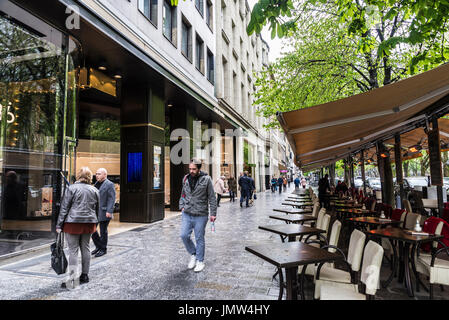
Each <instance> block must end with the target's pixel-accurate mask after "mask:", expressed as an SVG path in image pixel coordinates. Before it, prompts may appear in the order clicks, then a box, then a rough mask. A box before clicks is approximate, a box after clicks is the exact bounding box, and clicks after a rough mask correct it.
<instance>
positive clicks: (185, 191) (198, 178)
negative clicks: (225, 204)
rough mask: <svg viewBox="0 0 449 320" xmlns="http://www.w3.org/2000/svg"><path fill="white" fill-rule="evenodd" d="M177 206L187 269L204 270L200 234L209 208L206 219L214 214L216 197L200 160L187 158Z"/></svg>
mask: <svg viewBox="0 0 449 320" xmlns="http://www.w3.org/2000/svg"><path fill="white" fill-rule="evenodd" d="M179 209H180V210H181V211H182V222H181V239H182V241H183V242H184V245H185V247H186V249H187V252H188V253H189V254H190V262H189V265H188V268H189V269H193V268H195V269H194V270H193V271H195V272H200V271H202V270H203V269H204V267H205V264H204V251H205V246H206V244H205V241H204V234H205V231H206V224H207V220H208V215H209V211H210V221H211V222H214V221H215V219H216V217H217V200H216V199H215V192H214V186H213V184H212V179H211V177H210V176H209V175H208V174H207V173H205V172H202V171H201V162H200V161H198V160H191V161H190V164H189V174H187V175H185V176H184V179H183V182H182V192H181V198H180V199H179ZM192 230H193V231H194V232H195V241H196V246H195V244H194V243H193V241H192V239H190V235H191V234H192Z"/></svg>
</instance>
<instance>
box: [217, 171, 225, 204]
mask: <svg viewBox="0 0 449 320" xmlns="http://www.w3.org/2000/svg"><path fill="white" fill-rule="evenodd" d="M224 179H226V178H225V176H221V177H219V178H218V179H217V181H215V184H214V191H215V192H216V193H217V207H219V206H220V200H221V197H222V196H223V194H224V193H226V192H227V190H226V189H225V184H224Z"/></svg>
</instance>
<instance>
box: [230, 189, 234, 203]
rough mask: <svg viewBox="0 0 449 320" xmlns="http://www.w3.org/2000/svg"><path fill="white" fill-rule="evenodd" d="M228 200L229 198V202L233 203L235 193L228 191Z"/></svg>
mask: <svg viewBox="0 0 449 320" xmlns="http://www.w3.org/2000/svg"><path fill="white" fill-rule="evenodd" d="M229 198H231V201H232V202H234V201H235V192H234V191H232V190H231V191H229Z"/></svg>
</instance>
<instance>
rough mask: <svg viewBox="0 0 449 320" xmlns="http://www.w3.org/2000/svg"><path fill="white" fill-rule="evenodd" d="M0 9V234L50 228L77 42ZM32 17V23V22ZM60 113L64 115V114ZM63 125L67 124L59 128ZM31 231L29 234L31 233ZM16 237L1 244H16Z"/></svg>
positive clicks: (35, 235)
mask: <svg viewBox="0 0 449 320" xmlns="http://www.w3.org/2000/svg"><path fill="white" fill-rule="evenodd" d="M3 10H5V11H4V13H5V14H4V15H3V14H2V15H0V114H1V116H0V127H1V128H0V130H1V131H0V132H1V134H0V159H1V161H0V174H1V179H0V192H1V197H0V231H1V233H0V239H1V238H4V237H6V238H8V237H9V238H16V239H18V236H19V234H21V233H22V234H23V232H24V231H27V233H26V234H27V236H26V237H27V239H28V240H30V241H34V240H35V241H40V240H39V239H42V238H45V237H49V238H53V236H52V235H51V227H52V218H54V217H55V216H54V215H55V213H56V209H57V207H56V204H57V203H58V202H59V200H60V195H61V186H62V180H61V173H63V174H64V172H66V171H67V170H68V166H69V161H68V160H67V157H64V156H63V153H64V150H63V145H64V141H65V139H67V138H68V137H71V136H72V135H73V133H74V128H72V124H73V121H72V120H73V119H74V114H73V111H74V110H75V101H76V95H75V93H76V90H75V84H76V82H77V81H76V72H75V70H76V67H77V56H78V52H79V47H78V46H77V45H76V44H75V43H74V42H73V40H72V39H71V38H69V37H68V36H67V35H65V34H63V33H62V32H61V31H59V30H56V29H55V28H53V27H52V26H50V25H48V24H46V23H45V22H44V21H42V20H39V19H38V18H36V17H35V16H33V15H31V14H29V13H28V12H27V11H25V10H23V9H21V8H19V7H17V6H16V5H14V4H12V3H11V2H4V3H2V11H3ZM31 22H32V25H30V24H31ZM64 116H65V117H64ZM64 127H65V128H66V131H65V132H64V131H63V130H64ZM33 239H34V240H33ZM14 246H23V243H22V242H20V241H19V242H18V243H17V244H13V243H11V246H5V247H3V246H1V247H0V254H3V253H8V252H3V251H4V250H11V252H13V251H15V250H16V249H17V248H15V247H14Z"/></svg>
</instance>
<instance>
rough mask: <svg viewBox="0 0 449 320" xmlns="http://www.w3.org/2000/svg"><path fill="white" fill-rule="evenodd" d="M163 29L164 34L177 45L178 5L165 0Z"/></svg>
mask: <svg viewBox="0 0 449 320" xmlns="http://www.w3.org/2000/svg"><path fill="white" fill-rule="evenodd" d="M162 28H163V29H162V31H163V33H164V36H165V37H166V38H167V39H168V40H170V42H171V43H172V44H174V45H175V46H176V43H177V41H176V34H177V32H176V7H175V6H172V5H171V3H170V2H169V1H164V7H163V9H162Z"/></svg>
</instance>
